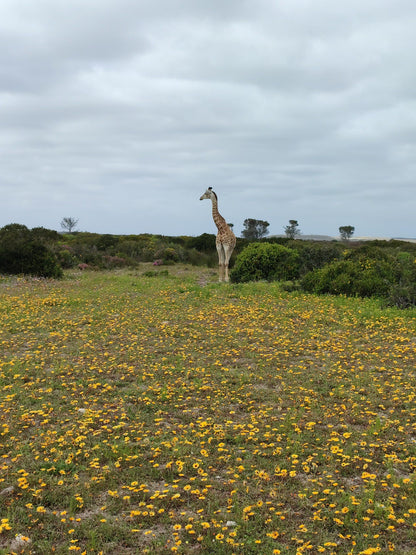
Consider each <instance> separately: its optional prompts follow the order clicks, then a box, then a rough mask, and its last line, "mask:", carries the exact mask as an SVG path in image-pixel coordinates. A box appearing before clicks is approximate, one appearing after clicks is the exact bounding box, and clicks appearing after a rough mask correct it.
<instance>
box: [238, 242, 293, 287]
mask: <svg viewBox="0 0 416 555" xmlns="http://www.w3.org/2000/svg"><path fill="white" fill-rule="evenodd" d="M298 275H299V254H298V253H297V252H296V251H295V250H293V249H289V248H287V247H284V246H282V245H278V244H271V243H250V244H249V245H248V246H247V247H246V248H245V249H244V250H243V251H242V252H241V253H240V254H239V255H238V256H237V259H236V262H235V265H234V268H233V269H232V271H231V273H230V279H231V281H232V282H234V283H239V282H247V281H258V280H261V279H265V280H268V281H273V280H284V281H287V280H291V279H295V278H297V277H298Z"/></svg>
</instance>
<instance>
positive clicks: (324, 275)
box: [231, 241, 416, 308]
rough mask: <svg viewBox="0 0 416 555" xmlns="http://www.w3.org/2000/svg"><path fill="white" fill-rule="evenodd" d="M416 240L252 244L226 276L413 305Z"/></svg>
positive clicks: (415, 296) (415, 285)
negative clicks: (346, 244) (295, 285)
mask: <svg viewBox="0 0 416 555" xmlns="http://www.w3.org/2000/svg"><path fill="white" fill-rule="evenodd" d="M415 257H416V245H413V244H411V243H404V242H386V241H385V242H380V241H378V242H370V243H368V244H366V245H363V246H360V245H358V246H351V245H350V246H349V248H348V249H346V248H345V246H344V247H343V246H342V245H341V244H335V243H334V244H332V243H329V244H318V243H315V244H311V243H303V242H302V241H296V242H291V243H290V244H287V245H286V246H282V245H277V244H271V243H252V244H251V245H249V246H248V247H247V248H245V249H244V250H243V251H242V252H241V254H239V256H238V257H237V260H236V263H235V266H234V268H233V270H232V272H231V281H234V282H245V281H252V280H259V279H264V280H269V281H270V280H284V281H287V280H291V281H292V282H294V283H296V284H297V286H298V287H299V288H301V289H303V290H304V291H307V292H311V293H317V294H325V293H329V294H333V295H347V296H359V297H379V298H382V299H384V300H385V302H386V304H388V305H392V306H398V307H400V308H406V307H410V306H416V258H415Z"/></svg>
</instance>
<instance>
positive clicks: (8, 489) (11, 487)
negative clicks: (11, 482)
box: [0, 486, 14, 496]
mask: <svg viewBox="0 0 416 555" xmlns="http://www.w3.org/2000/svg"><path fill="white" fill-rule="evenodd" d="M13 492H14V486H10V487H9V488H5V489H3V490H2V491H0V495H1V496H3V495H4V496H6V495H11V494H12V493H13Z"/></svg>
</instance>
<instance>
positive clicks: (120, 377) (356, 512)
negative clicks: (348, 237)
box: [0, 263, 416, 555]
mask: <svg viewBox="0 0 416 555" xmlns="http://www.w3.org/2000/svg"><path fill="white" fill-rule="evenodd" d="M216 279H217V272H216V270H210V269H207V268H203V267H200V268H195V267H193V268H192V267H190V266H184V265H182V264H177V265H175V266H169V267H163V266H161V267H158V266H153V264H152V263H148V264H143V263H142V264H140V265H139V266H138V267H137V268H136V269H130V270H129V269H119V270H116V271H112V272H108V271H96V272H81V271H79V270H70V271H66V273H65V277H64V279H61V280H49V279H41V278H23V277H18V278H16V277H13V276H9V277H3V278H1V280H0V290H1V295H0V313H1V319H2V326H1V328H0V343H1V347H2V359H1V362H0V388H1V392H2V396H1V401H0V453H1V458H0V511H1V514H0V553H2V554H4V555H5V554H9V553H11V552H15V553H18V552H24V553H26V554H31V553H33V554H34V553H57V554H63V553H68V552H73V553H85V554H99V553H103V554H114V555H115V554H117V555H119V554H122V555H123V554H126V555H127V554H142V553H151V554H158V553H160V554H165V553H183V554H187V553H201V554H213V553H218V554H224V555H225V554H230V555H231V554H232V553H236V554H242V553H244V554H258V553H265V554H279V553H282V554H289V555H290V554H293V555H295V554H300V553H325V554H353V555H358V554H360V555H371V554H375V553H381V554H384V553H388V552H394V553H400V554H403V555H405V554H409V555H410V554H413V553H414V552H415V545H416V424H415V422H416V403H415V399H416V385H415V384H416V379H415V378H416V376H415V368H416V353H415V336H416V330H415V317H416V312H415V311H414V310H412V309H409V310H401V311H399V310H397V309H386V308H381V307H380V304H379V301H377V300H373V299H358V298H347V297H335V296H316V295H313V294H305V293H303V292H301V291H295V292H290V293H289V292H287V291H284V290H282V288H281V286H280V285H279V284H278V283H276V282H274V283H267V282H257V283H248V284H229V285H224V284H218V283H216Z"/></svg>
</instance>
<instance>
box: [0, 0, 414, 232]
mask: <svg viewBox="0 0 416 555" xmlns="http://www.w3.org/2000/svg"><path fill="white" fill-rule="evenodd" d="M415 53H416V2H415V0H348V2H346V1H344V2H341V1H340V2H335V1H334V0H209V1H207V0H71V1H68V0H36V1H34V0H19V1H17V0H1V2H0V193H1V197H0V198H1V202H0V227H1V226H3V225H6V224H8V223H12V222H15V223H21V224H25V225H27V226H28V227H30V228H32V227H36V226H43V227H47V228H50V229H57V230H60V229H61V228H60V222H61V220H62V218H63V217H65V216H71V217H74V218H77V219H79V224H78V229H79V230H80V231H91V232H98V233H115V234H130V233H134V234H135V233H161V234H165V235H199V234H201V233H205V232H207V233H214V232H215V231H216V229H215V226H214V223H213V221H212V217H211V210H210V205H209V201H203V202H200V201H199V197H200V196H201V194H202V193H203V192H204V191H205V189H206V187H208V186H212V187H213V189H214V190H215V191H216V193H217V194H218V197H219V208H220V212H221V213H222V215H223V216H224V217H225V219H226V220H227V221H228V222H232V223H234V230H235V232H236V234H238V235H240V233H241V230H242V229H243V221H244V220H245V219H246V218H256V219H262V220H267V221H268V222H269V223H270V228H269V230H270V233H271V234H281V233H283V232H284V227H285V225H287V224H288V221H289V220H290V219H296V220H297V221H298V222H299V228H300V230H301V232H303V233H304V234H327V235H335V236H336V235H338V228H339V227H340V226H342V225H353V226H355V235H356V236H382V237H416V218H415V208H416V202H415V201H416V65H415Z"/></svg>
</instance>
